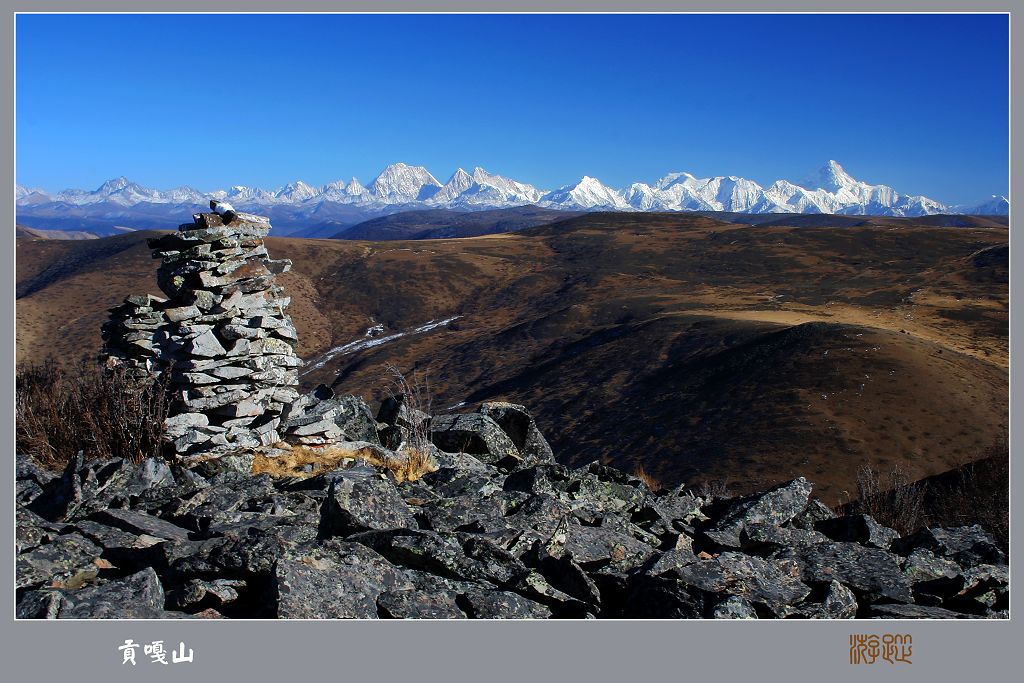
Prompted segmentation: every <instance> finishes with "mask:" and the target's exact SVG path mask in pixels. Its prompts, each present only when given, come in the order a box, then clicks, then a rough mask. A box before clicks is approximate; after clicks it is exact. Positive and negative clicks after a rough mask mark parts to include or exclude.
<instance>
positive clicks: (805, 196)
mask: <svg viewBox="0 0 1024 683" xmlns="http://www.w3.org/2000/svg"><path fill="white" fill-rule="evenodd" d="M210 198H214V199H226V200H228V201H229V202H231V203H232V204H233V205H234V206H236V207H248V208H249V210H261V209H265V208H267V207H272V206H295V207H300V209H299V210H297V211H295V212H293V213H294V215H296V216H299V217H302V216H315V215H319V214H316V213H315V212H316V211H317V209H318V208H319V207H320V206H321V205H323V204H324V203H325V202H333V203H340V204H349V205H352V206H353V207H358V208H359V209H360V210H362V211H368V212H374V211H381V212H383V211H386V210H389V208H388V207H390V206H393V205H406V204H408V205H419V206H427V207H440V208H451V209H462V210H479V209H490V208H506V207H513V206H522V205H527V204H538V205H541V206H545V207H550V208H555V209H569V210H611V211H735V212H744V213H832V214H854V215H886V216H921V215H929V214H935V213H971V214H988V215H999V214H1001V215H1006V214H1007V213H1009V202H1008V201H1007V199H1006V197H1002V196H997V195H993V196H992V197H990V198H988V199H986V200H984V201H981V202H978V203H975V204H966V205H959V206H945V205H943V204H940V203H939V202H936V201H934V200H932V199H929V198H927V197H919V196H909V195H901V194H900V193H898V192H897V191H896V190H894V189H893V188H891V187H889V186H887V185H871V184H868V183H866V182H863V181H860V180H857V179H855V178H854V177H852V176H851V175H850V174H849V173H847V172H846V170H845V169H844V168H843V167H842V166H841V165H840V164H839V163H838V162H837V161H835V160H830V161H828V163H826V164H825V165H824V166H823V167H822V168H821V169H820V170H819V171H818V173H817V176H816V177H815V178H813V179H812V180H808V181H805V182H803V183H794V182H790V181H788V180H776V181H775V182H774V183H772V184H771V185H769V186H768V187H762V186H761V185H759V184H758V183H756V182H754V181H753V180H749V179H747V178H742V177H740V176H735V175H728V176H713V177H710V178H698V177H696V176H694V175H692V174H690V173H685V172H675V173H669V174H666V175H665V176H663V177H662V178H660V179H659V180H657V181H655V182H654V184H652V185H648V184H647V183H642V182H635V183H632V184H630V185H627V186H626V187H625V188H623V189H622V190H616V189H613V188H611V187H608V186H607V185H605V184H604V183H602V182H601V181H599V180H598V179H596V178H594V177H592V176H583V178H581V179H580V180H579V181H578V182H576V183H573V184H570V185H565V186H564V187H560V188H558V189H556V190H553V191H550V192H548V191H544V190H539V189H538V188H536V187H534V186H533V185H530V184H528V183H523V182H520V181H517V180H512V179H511V178H507V177H505V176H501V175H497V174H495V173H490V172H489V171H486V170H484V169H483V168H481V167H479V166H477V167H475V168H473V171H472V172H467V171H466V170H465V169H462V168H459V169H457V170H456V171H455V172H454V173H453V174H452V175H451V177H450V178H449V179H448V181H447V182H446V183H445V184H444V185H441V183H439V182H438V181H437V179H436V178H435V177H434V176H433V175H432V174H431V173H430V171H428V170H427V169H425V168H423V167H422V166H410V165H408V164H403V163H397V164H391V165H390V166H388V167H387V168H385V169H384V170H383V171H381V173H380V175H378V176H377V177H376V178H375V179H374V181H373V182H372V183H371V184H370V186H369V187H368V188H367V187H364V186H363V185H362V184H361V183H360V182H359V181H358V180H357V179H355V178H352V179H351V180H350V181H348V182H347V183H346V182H345V181H343V180H337V181H335V182H332V183H329V184H327V185H324V186H323V187H320V188H317V187H314V186H312V185H309V184H308V183H305V182H303V181H301V180H297V181H295V182H293V183H289V184H288V185H286V186H284V187H282V188H279V189H277V190H274V191H268V190H264V189H261V188H256V187H248V186H244V185H236V186H234V187H231V188H230V189H228V190H214V191H212V192H198V191H197V190H194V189H192V188H190V187H179V188H175V189H173V190H166V191H161V190H153V189H149V188H145V187H142V186H140V185H138V184H137V183H134V182H132V181H131V180H129V179H128V178H125V177H123V176H122V177H119V178H114V179H112V180H108V181H107V182H105V183H103V184H102V185H101V186H100V187H98V188H97V189H96V190H93V191H91V192H90V191H84V190H64V191H63V192H60V193H59V194H56V195H50V194H47V193H46V192H44V191H42V190H36V189H31V188H28V187H24V186H21V185H18V186H17V187H16V188H15V200H16V202H17V205H18V206H19V207H24V208H25V209H26V210H27V209H28V207H39V206H46V205H48V204H51V203H59V204H65V205H73V206H89V205H96V207H97V208H95V209H94V210H99V208H98V207H102V206H106V205H109V204H114V205H117V206H118V207H131V206H135V205H137V204H167V205H171V206H179V205H180V206H182V207H183V208H184V209H185V210H188V211H193V210H195V208H197V207H198V206H203V205H206V203H207V202H208V201H209V200H210ZM117 210H118V211H122V209H120V208H117Z"/></svg>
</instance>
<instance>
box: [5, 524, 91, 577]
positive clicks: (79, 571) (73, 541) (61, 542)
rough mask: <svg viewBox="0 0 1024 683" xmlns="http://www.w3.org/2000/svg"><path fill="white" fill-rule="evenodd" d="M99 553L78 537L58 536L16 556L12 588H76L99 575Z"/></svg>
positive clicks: (85, 539) (84, 539)
mask: <svg viewBox="0 0 1024 683" xmlns="http://www.w3.org/2000/svg"><path fill="white" fill-rule="evenodd" d="M102 553H103V550H102V549H101V548H100V547H99V546H98V545H96V544H95V543H93V542H92V541H90V540H89V539H87V538H85V537H84V536H82V535H81V534H76V533H69V534H62V535H60V536H57V537H56V538H54V539H53V541H52V542H50V543H46V544H45V545H40V546H38V547H36V548H32V549H31V550H29V551H27V552H24V553H21V554H19V555H18V556H17V557H16V559H15V570H16V580H15V586H16V587H17V588H18V589H19V590H20V589H22V588H38V587H40V586H57V587H60V586H76V587H77V586H80V585H83V584H85V583H87V582H89V581H92V580H93V579H95V578H96V576H97V575H98V574H99V569H100V564H98V561H99V559H100V555H102Z"/></svg>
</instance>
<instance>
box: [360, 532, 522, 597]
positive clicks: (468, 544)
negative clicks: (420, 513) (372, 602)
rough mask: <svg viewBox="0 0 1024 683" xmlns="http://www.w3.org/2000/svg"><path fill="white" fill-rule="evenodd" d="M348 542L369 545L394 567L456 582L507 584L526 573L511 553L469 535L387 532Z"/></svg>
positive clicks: (371, 533) (369, 533)
mask: <svg viewBox="0 0 1024 683" xmlns="http://www.w3.org/2000/svg"><path fill="white" fill-rule="evenodd" d="M350 539H351V540H352V541H356V542H359V543H363V544H365V545H368V546H370V547H371V548H373V549H374V550H376V551H377V552H379V553H380V554H381V555H383V556H384V557H386V558H387V559H388V560H389V561H390V562H392V563H393V564H395V565H399V566H403V567H408V568H410V569H418V570H422V571H427V572H431V573H433V574H437V575H438V576H442V577H445V578H449V579H454V580H457V581H487V582H491V583H493V584H495V585H507V584H510V583H512V582H514V581H515V579H516V578H517V577H518V576H520V575H522V574H524V573H525V572H526V568H525V566H523V564H522V562H520V561H519V560H518V559H516V557H515V556H513V555H512V554H511V553H509V552H508V551H506V550H504V549H503V548H499V547H498V546H496V545H494V544H493V543H491V542H489V541H487V540H485V539H483V538H476V537H473V536H472V535H465V534H450V533H444V532H434V531H425V530H413V529H390V530H386V531H368V532H365V533H360V534H355V535H353V536H351V537H350Z"/></svg>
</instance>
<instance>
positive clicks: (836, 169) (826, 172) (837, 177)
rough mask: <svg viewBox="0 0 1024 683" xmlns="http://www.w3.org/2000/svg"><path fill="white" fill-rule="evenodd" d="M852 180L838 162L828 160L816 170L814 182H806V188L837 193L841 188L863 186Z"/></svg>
mask: <svg viewBox="0 0 1024 683" xmlns="http://www.w3.org/2000/svg"><path fill="white" fill-rule="evenodd" d="M864 184H865V183H860V182H858V181H856V180H854V179H853V177H852V176H851V175H850V174H849V173H847V172H846V171H845V170H844V169H843V167H842V166H840V165H839V162H838V161H836V160H835V159H829V160H828V163H827V164H825V165H824V166H822V167H821V168H820V169H819V170H818V177H817V178H816V179H814V180H811V181H808V182H807V183H806V187H807V188H808V189H811V190H828V191H829V192H837V191H839V190H841V189H843V188H851V187H856V186H857V185H864Z"/></svg>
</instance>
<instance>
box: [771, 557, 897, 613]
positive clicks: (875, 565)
mask: <svg viewBox="0 0 1024 683" xmlns="http://www.w3.org/2000/svg"><path fill="white" fill-rule="evenodd" d="M779 556H780V557H785V558H789V559H793V560H795V561H796V562H797V563H798V564H799V566H800V568H801V574H802V578H803V580H804V581H805V582H808V583H831V582H832V581H839V582H840V583H842V584H843V585H845V586H847V587H849V588H851V589H853V591H854V592H855V593H856V594H857V595H858V597H864V598H865V599H867V600H868V601H872V602H873V601H875V600H880V599H883V598H884V599H888V600H894V601H897V602H912V601H913V599H914V597H913V594H912V593H911V582H910V579H908V578H907V576H906V574H904V573H903V571H902V570H901V569H900V566H899V563H898V562H897V561H896V556H895V555H893V554H892V553H890V552H887V551H885V550H881V549H880V548H867V547H864V546H862V545H859V544H856V543H840V542H833V543H819V544H817V545H811V546H806V547H803V548H791V549H787V550H785V551H782V552H780V553H779Z"/></svg>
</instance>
